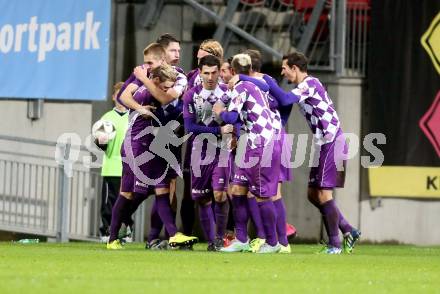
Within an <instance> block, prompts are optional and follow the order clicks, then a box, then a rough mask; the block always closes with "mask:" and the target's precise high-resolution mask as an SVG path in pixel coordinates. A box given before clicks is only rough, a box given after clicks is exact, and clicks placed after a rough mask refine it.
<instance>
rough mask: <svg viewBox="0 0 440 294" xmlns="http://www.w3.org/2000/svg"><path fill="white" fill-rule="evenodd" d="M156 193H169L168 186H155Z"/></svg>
mask: <svg viewBox="0 0 440 294" xmlns="http://www.w3.org/2000/svg"><path fill="white" fill-rule="evenodd" d="M155 191H156V195H163V194H169V193H170V188H168V187H167V188H156V190H155Z"/></svg>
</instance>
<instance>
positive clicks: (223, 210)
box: [214, 200, 229, 239]
mask: <svg viewBox="0 0 440 294" xmlns="http://www.w3.org/2000/svg"><path fill="white" fill-rule="evenodd" d="M214 212H215V225H216V237H217V238H220V239H223V236H224V235H225V232H226V225H227V224H228V213H229V202H228V200H226V201H224V202H215V207H214Z"/></svg>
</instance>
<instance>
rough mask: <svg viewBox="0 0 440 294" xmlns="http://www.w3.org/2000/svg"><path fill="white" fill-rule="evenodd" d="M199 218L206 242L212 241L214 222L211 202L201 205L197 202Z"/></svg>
mask: <svg viewBox="0 0 440 294" xmlns="http://www.w3.org/2000/svg"><path fill="white" fill-rule="evenodd" d="M198 206H199V218H200V225H201V227H202V230H203V233H204V234H205V238H206V241H207V242H208V243H214V238H215V222H214V215H213V214H212V208H211V204H208V205H206V204H205V205H203V204H201V203H199V205H198Z"/></svg>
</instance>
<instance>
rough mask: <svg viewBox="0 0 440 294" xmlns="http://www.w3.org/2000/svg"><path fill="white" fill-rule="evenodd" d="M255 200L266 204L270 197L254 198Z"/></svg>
mask: <svg viewBox="0 0 440 294" xmlns="http://www.w3.org/2000/svg"><path fill="white" fill-rule="evenodd" d="M255 200H257V202H267V201H271V200H272V197H261V196H255Z"/></svg>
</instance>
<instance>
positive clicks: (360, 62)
mask: <svg viewBox="0 0 440 294" xmlns="http://www.w3.org/2000/svg"><path fill="white" fill-rule="evenodd" d="M346 11H347V16H346V21H347V26H346V41H345V45H346V49H345V75H347V76H356V77H365V76H366V73H367V45H368V40H369V37H368V32H369V26H370V5H369V1H367V0H351V1H347V10H346Z"/></svg>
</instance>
